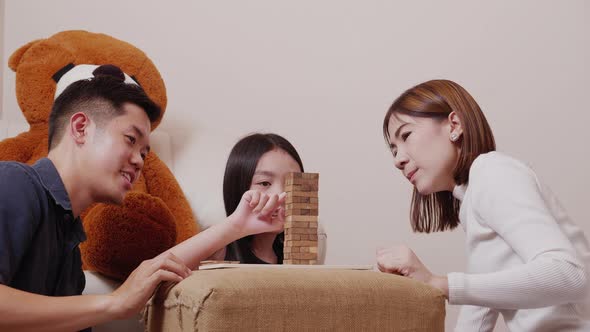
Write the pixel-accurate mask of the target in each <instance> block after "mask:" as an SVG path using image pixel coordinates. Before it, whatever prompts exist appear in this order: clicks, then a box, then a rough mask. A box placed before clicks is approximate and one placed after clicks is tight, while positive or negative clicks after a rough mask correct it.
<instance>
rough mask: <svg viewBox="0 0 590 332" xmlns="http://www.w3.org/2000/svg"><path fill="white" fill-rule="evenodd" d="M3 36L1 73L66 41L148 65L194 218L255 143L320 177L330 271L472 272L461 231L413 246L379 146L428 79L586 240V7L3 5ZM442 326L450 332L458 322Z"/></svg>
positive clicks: (12, 104) (507, 2)
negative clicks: (34, 43)
mask: <svg viewBox="0 0 590 332" xmlns="http://www.w3.org/2000/svg"><path fill="white" fill-rule="evenodd" d="M4 25H5V40H4V59H5V60H4V61H6V59H8V56H9V55H10V54H11V53H12V52H13V51H14V50H16V49H17V48H18V47H19V46H21V45H23V44H24V43H26V42H28V41H30V40H33V39H36V38H42V37H46V36H49V35H51V34H53V33H55V32H58V31H61V30H65V29H87V30H90V31H94V32H104V33H108V34H111V35H113V36H115V37H117V38H120V39H123V40H126V41H128V42H131V43H133V44H135V45H136V46H138V47H140V48H142V49H143V50H144V51H145V52H146V53H147V54H148V55H150V56H151V58H152V60H153V61H154V62H155V63H156V64H157V65H158V66H159V68H160V71H161V72H162V74H163V76H164V79H165V81H166V84H167V87H168V96H169V107H168V111H167V114H166V117H165V121H164V122H163V125H162V128H163V129H166V130H168V131H170V132H174V133H176V134H175V135H176V138H175V144H176V145H177V148H178V150H179V151H176V153H177V154H178V153H180V154H182V155H183V156H184V159H183V160H184V161H180V165H177V166H179V168H178V167H177V169H179V171H178V173H177V176H178V178H179V180H180V182H181V185H182V186H183V188H184V190H185V191H186V192H187V193H188V195H189V197H191V202H193V200H194V199H195V198H194V197H196V196H201V197H202V196H207V197H208V198H207V199H210V200H211V201H215V202H217V203H218V205H217V206H218V207H220V206H221V195H220V193H221V175H222V172H223V170H222V167H223V165H224V162H225V160H224V158H225V156H226V155H227V153H228V151H229V148H230V146H231V143H232V142H234V141H235V140H236V139H237V138H238V137H240V136H243V135H244V134H246V133H249V132H252V131H257V130H267V131H274V132H277V133H279V134H282V135H284V136H286V137H288V138H289V139H290V140H291V141H292V142H293V143H294V145H295V146H296V147H297V148H298V150H299V152H300V154H301V155H302V158H303V161H304V163H305V166H306V169H307V170H308V171H313V172H320V173H321V180H320V182H321V185H320V188H321V205H322V207H321V221H322V223H323V224H324V226H325V228H326V229H327V232H328V234H329V235H328V244H329V248H328V249H329V250H328V254H327V263H329V264H341V263H347V264H367V263H372V262H373V260H374V250H375V247H376V245H379V244H390V243H397V242H403V243H407V244H409V245H411V246H412V247H413V248H414V249H415V250H416V252H417V253H418V255H419V256H420V257H422V259H423V261H424V262H425V263H426V264H427V265H428V266H429V267H431V269H432V270H433V271H436V272H438V273H444V272H449V271H454V270H462V269H463V267H464V258H465V255H464V253H463V242H462V241H463V235H462V232H461V231H456V232H452V233H445V234H431V235H416V234H412V233H411V231H410V227H409V224H408V206H409V204H408V203H409V195H410V192H411V190H410V186H409V185H408V183H407V182H406V181H405V180H404V179H403V178H402V177H401V176H400V175H399V174H398V172H396V171H395V170H394V167H393V162H392V159H391V157H390V155H389V152H388V151H387V150H386V148H385V144H384V142H383V139H382V134H381V122H382V118H383V116H384V114H385V112H386V109H387V108H388V106H389V104H390V103H391V102H392V100H393V99H394V98H395V97H396V96H397V95H398V94H400V93H401V92H402V91H403V90H405V89H407V88H409V87H410V86H412V85H414V84H416V83H419V82H422V81H425V80H428V79H432V78H448V79H452V80H455V81H457V82H459V83H460V84H462V85H464V86H465V87H466V88H467V89H468V90H469V91H470V92H471V93H472V94H473V96H474V97H475V98H476V100H478V102H479V103H480V106H481V107H482V108H483V110H484V112H485V113H486V114H487V116H488V119H489V121H490V123H491V125H492V128H493V129H494V131H495V135H496V139H497V142H498V147H499V150H502V151H505V152H508V153H510V154H513V155H516V156H517V157H519V158H520V159H523V160H526V161H527V162H529V163H530V164H532V165H533V166H534V167H535V169H536V170H537V171H538V173H539V174H540V175H541V177H543V178H544V179H545V180H546V181H547V182H548V183H549V185H550V186H551V187H552V188H553V189H554V191H556V192H557V194H558V195H559V196H560V197H561V199H562V201H563V203H564V205H565V206H566V207H567V208H568V209H569V211H570V213H571V215H572V216H573V217H574V218H575V219H576V220H578V222H579V223H581V224H582V226H583V227H584V228H585V230H586V233H587V234H590V223H588V221H587V219H588V216H589V214H588V211H587V204H588V195H587V190H586V189H587V188H590V176H588V173H587V172H588V170H589V169H590V158H589V157H588V149H587V147H586V143H587V142H589V141H590V131H589V130H588V129H587V125H588V123H589V122H590V121H589V120H590V115H589V114H588V111H589V110H588V105H587V102H586V100H587V96H588V89H589V88H590V66H589V60H588V59H590V43H589V41H590V40H589V38H590V37H589V36H590V11H589V7H588V4H587V2H585V1H583V0H577V1H574V0H572V1H563V2H555V1H549V0H541V1H539V0H523V1H512V0H501V1H494V2H475V1H469V0H462V1H447V2H444V3H441V2H439V1H434V0H433V1H428V2H424V1H411V2H410V1H362V2H361V1H341V0H340V1H336V0H332V1H321V2H320V1H310V0H301V1H290V2H276V1H270V0H269V1H247V2H246V1H231V2H230V1H208V2H204V1H201V2H192V1H177V2H168V3H165V2H162V1H138V0H134V1H114V0H103V1H100V2H83V1H66V0H55V1H51V2H46V1H32V0H20V1H8V2H7V3H6V8H5V22H4ZM5 66H6V65H5V64H4V65H3V67H5ZM3 106H4V107H3V109H4V115H5V117H6V118H9V119H10V120H11V121H23V120H22V115H20V113H19V111H18V107H17V104H16V101H15V97H14V74H13V73H12V72H10V71H5V73H4V98H3ZM203 132H204V133H211V132H216V133H217V134H216V135H217V136H216V137H223V138H221V140H223V144H222V145H221V146H223V147H224V149H219V151H215V152H213V153H211V154H210V155H209V156H210V157H211V156H212V157H211V158H212V159H209V160H204V159H203V153H201V152H196V151H195V149H196V148H195V145H194V144H193V142H194V141H195V137H196V136H194V135H195V134H194V133H203ZM174 133H173V134H174ZM199 142H200V143H199V144H201V145H202V144H204V143H202V142H201V141H200V139H199ZM205 144H207V142H205ZM177 159H179V160H180V158H177ZM203 164H204V165H206V166H207V167H210V169H209V170H208V172H210V174H211V177H210V178H209V180H207V181H209V182H206V184H208V185H210V186H211V185H212V186H217V184H218V186H217V187H216V188H215V189H211V188H207V189H203V188H202V187H200V186H199V185H195V183H197V184H201V182H197V181H195V180H194V176H195V174H194V171H192V169H193V167H194V166H195V165H203ZM203 183H205V182H203ZM196 212H197V214H201V213H206V212H202V211H196ZM448 317H449V318H448V321H449V322H448V326H449V327H450V326H452V323H453V320H454V319H455V317H456V311H455V309H454V308H450V309H449V314H448Z"/></svg>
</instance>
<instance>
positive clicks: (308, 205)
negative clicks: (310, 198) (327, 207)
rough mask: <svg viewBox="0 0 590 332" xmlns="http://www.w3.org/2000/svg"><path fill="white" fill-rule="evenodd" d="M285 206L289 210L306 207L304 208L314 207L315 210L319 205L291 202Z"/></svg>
mask: <svg viewBox="0 0 590 332" xmlns="http://www.w3.org/2000/svg"><path fill="white" fill-rule="evenodd" d="M285 208H286V209H287V210H290V209H306V210H307V209H312V210H313V209H315V210H317V209H319V205H318V204H317V203H316V204H311V203H291V204H286V205H285Z"/></svg>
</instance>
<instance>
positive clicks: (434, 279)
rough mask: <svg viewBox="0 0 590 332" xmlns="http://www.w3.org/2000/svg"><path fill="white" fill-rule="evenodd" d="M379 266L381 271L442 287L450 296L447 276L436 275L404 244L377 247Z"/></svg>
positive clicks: (446, 294)
mask: <svg viewBox="0 0 590 332" xmlns="http://www.w3.org/2000/svg"><path fill="white" fill-rule="evenodd" d="M377 267H378V268H379V270H380V271H381V272H386V273H393V274H398V275H402V276H404V277H408V278H411V279H414V280H418V281H421V282H423V283H426V284H429V285H430V286H432V287H435V288H438V289H440V290H441V291H442V292H443V293H444V294H445V296H446V297H447V298H448V293H449V290H448V289H449V286H448V281H447V278H446V277H441V276H436V275H434V274H432V272H430V270H428V269H427V268H426V266H424V264H422V262H421V261H420V259H418V256H416V254H415V253H414V251H412V249H410V248H408V247H407V246H404V245H397V246H393V247H389V248H378V249H377Z"/></svg>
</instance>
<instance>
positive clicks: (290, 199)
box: [285, 195, 318, 204]
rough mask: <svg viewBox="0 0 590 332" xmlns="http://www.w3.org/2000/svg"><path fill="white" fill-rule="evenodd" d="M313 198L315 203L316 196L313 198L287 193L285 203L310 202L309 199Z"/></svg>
mask: <svg viewBox="0 0 590 332" xmlns="http://www.w3.org/2000/svg"><path fill="white" fill-rule="evenodd" d="M312 199H315V200H316V202H315V203H316V204H317V200H318V199H317V198H313V197H300V196H295V197H293V196H289V195H287V198H286V199H285V204H293V203H311V200H312Z"/></svg>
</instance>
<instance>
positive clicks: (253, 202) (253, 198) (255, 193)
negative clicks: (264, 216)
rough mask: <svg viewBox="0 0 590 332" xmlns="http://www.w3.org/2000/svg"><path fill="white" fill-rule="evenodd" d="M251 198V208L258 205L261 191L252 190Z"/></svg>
mask: <svg viewBox="0 0 590 332" xmlns="http://www.w3.org/2000/svg"><path fill="white" fill-rule="evenodd" d="M249 195H250V200H249V201H248V203H249V205H250V207H251V208H253V207H255V206H257V205H258V201H259V200H260V193H259V192H258V191H250V192H249Z"/></svg>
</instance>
